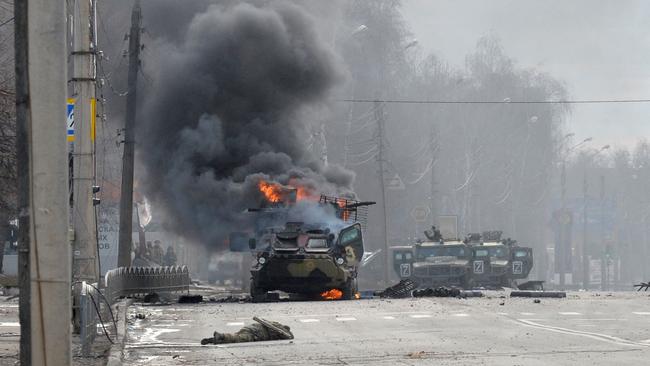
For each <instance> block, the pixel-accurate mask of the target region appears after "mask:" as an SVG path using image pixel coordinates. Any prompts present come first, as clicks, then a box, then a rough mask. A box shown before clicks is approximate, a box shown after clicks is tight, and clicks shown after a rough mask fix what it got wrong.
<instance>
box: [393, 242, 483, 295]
mask: <svg viewBox="0 0 650 366" xmlns="http://www.w3.org/2000/svg"><path fill="white" fill-rule="evenodd" d="M393 253H394V254H393V256H394V257H393V263H394V265H395V267H396V270H398V269H397V267H398V266H399V270H398V272H397V273H398V275H399V276H400V279H405V278H410V279H412V280H413V281H415V282H416V283H418V285H419V286H420V287H438V286H459V287H466V286H467V285H468V283H469V281H470V272H469V263H470V260H471V259H472V251H471V248H470V247H469V246H468V245H467V244H465V243H464V242H462V241H457V240H454V241H442V242H434V241H426V242H422V243H416V244H415V245H413V246H412V247H411V249H410V250H409V249H406V248H404V249H393ZM409 259H410V260H409ZM409 264H410V268H409Z"/></svg>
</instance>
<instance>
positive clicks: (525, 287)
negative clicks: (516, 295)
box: [517, 281, 544, 291]
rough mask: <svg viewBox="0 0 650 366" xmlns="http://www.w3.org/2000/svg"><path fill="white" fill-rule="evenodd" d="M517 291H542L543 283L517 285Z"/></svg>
mask: <svg viewBox="0 0 650 366" xmlns="http://www.w3.org/2000/svg"><path fill="white" fill-rule="evenodd" d="M517 288H518V289H519V290H525V291H544V281H527V282H524V283H521V284H518V285H517Z"/></svg>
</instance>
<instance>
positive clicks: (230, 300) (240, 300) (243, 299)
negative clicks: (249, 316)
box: [209, 295, 251, 304]
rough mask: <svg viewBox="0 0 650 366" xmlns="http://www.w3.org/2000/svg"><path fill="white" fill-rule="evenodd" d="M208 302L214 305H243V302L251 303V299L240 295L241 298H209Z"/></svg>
mask: <svg viewBox="0 0 650 366" xmlns="http://www.w3.org/2000/svg"><path fill="white" fill-rule="evenodd" d="M209 301H210V302H216V303H239V304H243V303H245V302H251V297H250V296H248V295H242V296H233V295H228V296H226V297H222V298H216V297H214V296H213V297H210V299H209Z"/></svg>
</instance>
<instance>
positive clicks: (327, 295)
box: [320, 288, 343, 300]
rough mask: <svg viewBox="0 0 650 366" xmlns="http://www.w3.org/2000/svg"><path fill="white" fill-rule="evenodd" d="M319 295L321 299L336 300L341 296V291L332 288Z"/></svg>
mask: <svg viewBox="0 0 650 366" xmlns="http://www.w3.org/2000/svg"><path fill="white" fill-rule="evenodd" d="M320 297H321V298H322V299H323V300H338V299H340V298H341V297H343V291H341V290H337V289H335V288H333V289H331V290H328V291H325V292H323V293H322V294H320Z"/></svg>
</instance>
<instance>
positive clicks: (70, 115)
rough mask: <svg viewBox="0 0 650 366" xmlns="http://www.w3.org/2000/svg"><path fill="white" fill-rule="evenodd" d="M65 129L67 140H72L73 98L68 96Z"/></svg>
mask: <svg viewBox="0 0 650 366" xmlns="http://www.w3.org/2000/svg"><path fill="white" fill-rule="evenodd" d="M65 125H66V130H67V131H68V133H67V134H68V142H72V141H74V99H73V98H68V117H67V120H66V123H65Z"/></svg>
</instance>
